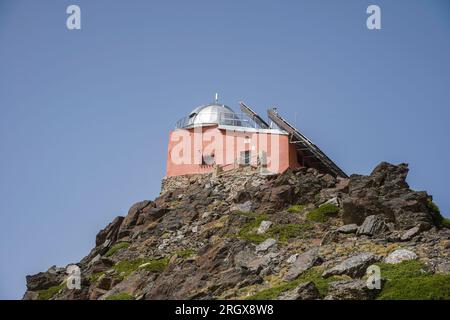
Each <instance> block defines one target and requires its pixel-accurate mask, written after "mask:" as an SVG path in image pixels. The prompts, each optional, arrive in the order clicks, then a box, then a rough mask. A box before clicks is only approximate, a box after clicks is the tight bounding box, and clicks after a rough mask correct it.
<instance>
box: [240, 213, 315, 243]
mask: <svg viewBox="0 0 450 320" xmlns="http://www.w3.org/2000/svg"><path fill="white" fill-rule="evenodd" d="M245 215H246V216H248V217H252V218H253V220H252V221H250V222H248V223H246V224H245V225H244V226H243V227H242V228H241V229H240V230H239V232H238V235H237V237H238V238H240V239H244V240H247V241H250V242H253V243H261V242H264V241H265V240H266V239H268V238H277V239H278V241H279V242H287V241H288V240H289V239H291V238H295V237H298V236H299V235H301V233H302V232H303V231H305V230H308V229H311V228H312V226H311V225H310V224H309V223H307V224H283V225H275V226H273V227H271V228H270V229H269V230H267V231H266V232H265V233H264V234H257V233H256V231H257V229H258V227H259V226H260V225H261V222H262V221H264V220H268V216H267V215H266V214H255V213H246V214H245Z"/></svg>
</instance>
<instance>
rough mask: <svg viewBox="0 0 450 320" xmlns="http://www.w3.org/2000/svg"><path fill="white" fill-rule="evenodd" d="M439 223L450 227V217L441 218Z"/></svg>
mask: <svg viewBox="0 0 450 320" xmlns="http://www.w3.org/2000/svg"><path fill="white" fill-rule="evenodd" d="M441 225H442V226H443V227H444V228H447V229H450V219H447V218H444V219H442V222H441Z"/></svg>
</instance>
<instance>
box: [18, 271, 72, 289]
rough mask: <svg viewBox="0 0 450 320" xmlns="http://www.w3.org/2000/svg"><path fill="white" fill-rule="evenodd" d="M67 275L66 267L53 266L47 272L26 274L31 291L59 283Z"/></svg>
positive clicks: (28, 287)
mask: <svg viewBox="0 0 450 320" xmlns="http://www.w3.org/2000/svg"><path fill="white" fill-rule="evenodd" d="M64 276H65V269H63V268H57V267H56V266H53V267H51V268H50V269H48V270H47V272H39V273H38V274H35V275H28V276H26V280H27V289H28V290H30V291H39V290H45V289H48V288H50V287H53V286H56V285H59V284H60V283H61V281H62V280H63V278H64Z"/></svg>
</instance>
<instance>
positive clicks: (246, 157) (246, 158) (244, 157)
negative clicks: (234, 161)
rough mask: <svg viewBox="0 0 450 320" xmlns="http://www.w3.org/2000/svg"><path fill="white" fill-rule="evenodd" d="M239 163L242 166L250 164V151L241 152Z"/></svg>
mask: <svg viewBox="0 0 450 320" xmlns="http://www.w3.org/2000/svg"><path fill="white" fill-rule="evenodd" d="M239 160H240V161H239V163H240V164H242V165H249V164H250V150H247V151H241V157H240V159H239Z"/></svg>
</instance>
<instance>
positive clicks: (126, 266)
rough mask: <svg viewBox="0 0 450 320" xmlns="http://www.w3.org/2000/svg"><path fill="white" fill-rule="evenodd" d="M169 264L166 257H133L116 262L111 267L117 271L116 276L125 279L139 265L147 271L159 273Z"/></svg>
mask: <svg viewBox="0 0 450 320" xmlns="http://www.w3.org/2000/svg"><path fill="white" fill-rule="evenodd" d="M168 264H169V259H168V258H163V259H135V260H124V261H120V262H118V263H116V264H115V265H114V266H113V269H114V270H116V272H117V273H118V276H117V277H118V278H120V279H125V278H126V277H128V276H129V275H130V274H132V273H133V272H135V271H136V270H137V269H138V268H139V267H140V266H142V267H141V268H142V269H144V270H147V271H151V272H155V273H161V272H163V271H164V270H165V268H166V267H167V265H168Z"/></svg>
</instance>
